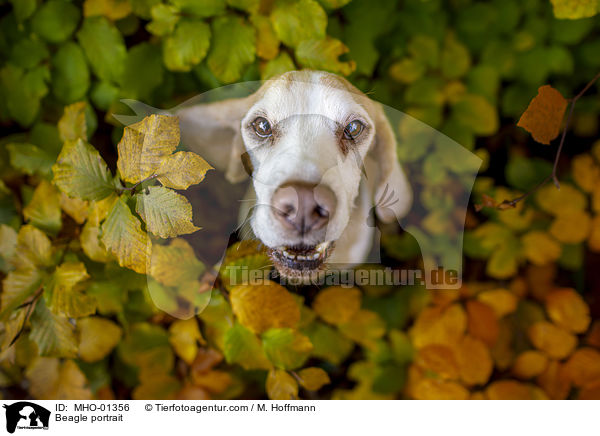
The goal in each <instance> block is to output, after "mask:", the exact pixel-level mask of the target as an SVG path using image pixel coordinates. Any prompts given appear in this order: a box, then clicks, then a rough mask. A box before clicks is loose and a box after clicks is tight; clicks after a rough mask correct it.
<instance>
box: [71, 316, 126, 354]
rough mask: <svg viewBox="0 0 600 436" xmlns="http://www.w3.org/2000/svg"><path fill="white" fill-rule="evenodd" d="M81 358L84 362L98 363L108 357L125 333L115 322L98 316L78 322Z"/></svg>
mask: <svg viewBox="0 0 600 436" xmlns="http://www.w3.org/2000/svg"><path fill="white" fill-rule="evenodd" d="M77 327H78V328H79V357H80V358H81V360H83V361H84V362H97V361H98V360H101V359H103V358H104V357H106V356H107V355H108V354H109V353H110V352H111V351H112V349H113V348H114V347H116V346H117V344H118V343H119V341H120V340H121V336H122V334H123V331H122V330H121V327H119V326H118V325H116V324H115V323H114V322H112V321H110V320H108V319H105V318H100V317H97V316H93V317H89V318H83V319H80V320H79V321H77Z"/></svg>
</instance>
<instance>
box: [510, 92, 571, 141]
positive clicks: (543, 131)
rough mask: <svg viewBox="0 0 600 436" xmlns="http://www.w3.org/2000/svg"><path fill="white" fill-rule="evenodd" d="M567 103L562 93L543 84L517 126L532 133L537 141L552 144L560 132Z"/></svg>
mask: <svg viewBox="0 0 600 436" xmlns="http://www.w3.org/2000/svg"><path fill="white" fill-rule="evenodd" d="M567 103H568V102H567V100H566V99H565V98H564V97H563V96H562V94H561V93H560V92H558V91H557V90H556V89H554V88H553V87H551V86H550V85H544V86H541V87H540V88H538V94H537V95H536V96H535V97H534V99H533V100H531V102H530V103H529V106H527V110H525V112H524V113H523V115H521V119H519V122H518V123H517V126H519V127H523V128H524V129H525V130H527V131H528V132H529V133H531V136H533V139H535V140H536V141H537V142H540V143H542V144H550V141H552V140H553V139H554V138H556V137H557V136H558V134H559V133H560V128H561V125H562V119H563V115H564V113H565V109H566V108H567Z"/></svg>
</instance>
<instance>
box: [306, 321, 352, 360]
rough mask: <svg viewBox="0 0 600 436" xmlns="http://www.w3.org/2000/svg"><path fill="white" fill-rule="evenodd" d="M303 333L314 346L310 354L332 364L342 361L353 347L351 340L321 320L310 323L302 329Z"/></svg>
mask: <svg viewBox="0 0 600 436" xmlns="http://www.w3.org/2000/svg"><path fill="white" fill-rule="evenodd" d="M304 333H305V334H306V335H307V336H308V337H309V339H310V341H311V343H312V344H313V346H314V349H313V351H312V353H311V355H312V356H315V357H318V358H320V359H324V360H327V361H329V362H331V363H333V364H334V365H339V364H340V363H341V362H343V361H344V360H345V359H346V358H347V357H348V355H349V354H350V353H351V352H352V349H353V348H354V344H353V343H352V341H351V340H349V339H348V338H346V337H345V336H343V335H342V334H340V333H339V332H338V331H337V330H335V329H333V328H331V327H329V326H328V325H325V324H323V323H322V322H314V323H312V324H311V325H310V326H309V327H307V328H306V329H305V330H304Z"/></svg>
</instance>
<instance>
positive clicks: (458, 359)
mask: <svg viewBox="0 0 600 436" xmlns="http://www.w3.org/2000/svg"><path fill="white" fill-rule="evenodd" d="M8 3H10V5H9V4H5V5H4V6H5V7H4V9H3V14H4V16H3V17H2V19H1V20H2V27H1V30H0V36H1V38H0V52H1V53H2V55H3V57H2V60H1V61H0V64H1V65H0V90H1V91H2V95H3V98H2V99H0V122H1V123H2V126H3V129H5V131H4V132H3V136H4V137H3V138H2V139H1V140H0V156H1V158H0V168H1V169H2V175H1V177H0V278H1V280H2V287H1V293H0V394H1V395H2V397H5V398H21V397H32V398H36V399H91V398H98V399H110V398H134V399H167V398H169V399H175V398H176V399H233V398H271V399H294V398H334V399H394V398H406V399H567V398H570V399H599V398H600V309H599V306H598V301H599V299H598V296H599V295H600V282H599V281H598V273H597V271H598V268H600V260H599V259H600V257H599V256H600V254H599V253H600V142H599V141H598V140H597V138H598V128H599V126H598V117H597V114H598V105H597V89H598V88H597V83H596V82H594V81H593V80H592V79H593V78H594V77H595V75H596V74H597V73H598V70H599V69H600V62H598V56H597V52H598V39H597V33H598V22H597V17H595V18H594V15H595V14H596V13H598V6H597V4H596V3H597V2H579V1H571V0H552V1H551V2H542V1H537V0H532V1H526V2H520V1H516V0H501V1H500V0H498V1H491V2H471V1H468V0H467V1H461V2H444V1H429V2H422V1H420V0H415V1H412V0H410V1H406V2H402V3H399V2H397V1H395V0H386V1H382V2H380V6H379V7H377V8H374V7H372V4H371V3H372V2H368V1H366V0H353V1H351V2H350V1H347V0H341V1H330V0H319V1H316V0H290V1H283V0H281V1H280V0H277V1H273V2H271V1H258V0H256V1H253V0H250V1H237V0H227V1H220V0H211V1H206V2H202V6H198V3H197V2H188V1H184V0H181V1H179V0H178V1H174V0H168V1H167V0H165V1H161V0H119V1H116V0H85V1H74V2H67V1H62V0H48V1H43V2H40V1H37V2H36V1H33V0H18V1H17V0H15V1H11V2H8ZM594 20H596V21H594ZM98 47H101V48H102V49H98ZM302 67H306V68H316V69H325V70H329V71H333V72H335V73H338V74H342V75H346V76H348V77H349V79H350V80H351V81H352V82H353V83H354V84H356V85H357V86H358V87H359V88H361V89H363V90H364V91H369V92H370V95H371V96H372V97H373V98H374V99H376V100H379V101H382V102H383V103H385V104H388V105H390V106H393V107H397V108H400V109H402V110H404V111H405V112H406V113H407V114H409V115H411V116H413V117H415V118H416V119H418V120H420V121H423V122H424V123H426V124H427V125H429V126H431V127H433V128H435V129H438V130H439V131H441V132H442V133H444V134H445V135H447V136H448V137H451V138H452V139H453V140H455V141H456V142H458V143H459V144H460V145H462V146H463V147H465V148H466V149H468V150H470V151H472V152H473V153H474V154H476V155H477V156H478V157H479V158H481V160H482V161H483V165H482V168H481V172H480V175H479V176H478V177H477V180H476V182H475V185H474V187H473V192H472V195H471V202H470V204H469V205H468V208H466V210H456V209H457V201H458V200H457V197H456V195H454V194H453V192H452V190H448V189H447V187H448V186H449V185H450V181H449V175H450V174H453V173H456V172H457V170H460V169H461V168H462V167H461V164H462V162H457V159H456V157H455V156H453V155H451V153H449V152H448V150H447V149H444V143H443V142H440V141H436V140H435V139H434V138H432V137H431V136H429V135H428V133H427V131H424V130H419V129H416V130H414V129H413V130H411V128H409V127H408V124H403V123H400V124H399V125H395V126H393V127H394V129H395V130H396V133H397V135H398V138H399V146H398V154H399V157H400V159H401V160H402V162H405V163H410V164H412V165H413V166H415V167H419V168H421V169H422V170H421V171H419V172H417V173H412V174H410V176H411V180H413V181H414V183H419V184H421V185H422V186H423V187H424V188H423V191H422V192H421V193H420V195H419V198H417V199H416V201H418V202H419V206H420V207H422V208H423V210H425V211H426V215H425V216H426V219H425V224H424V229H425V230H426V231H427V234H426V235H421V239H420V241H426V242H427V244H428V245H429V246H430V247H434V248H435V249H437V250H439V253H441V254H442V255H444V254H447V253H448V251H444V250H445V249H446V248H447V246H448V245H449V244H448V239H447V234H446V233H447V229H448V227H447V223H448V222H449V221H452V220H454V221H456V220H457V219H458V218H457V216H458V217H460V219H461V220H462V217H463V216H465V214H466V219H465V220H464V221H465V222H464V225H465V233H464V238H463V239H464V262H465V269H464V276H463V284H462V287H461V288H460V289H459V290H428V289H425V287H423V286H421V285H419V284H415V285H406V286H387V285H381V286H376V285H367V286H360V287H358V286H351V287H348V286H327V287H294V286H291V285H290V286H287V287H286V286H283V285H281V284H280V283H278V282H277V278H276V277H275V276H272V279H273V280H269V281H265V282H264V283H261V284H260V285H256V284H250V283H244V282H243V280H242V279H241V278H240V277H239V276H237V275H236V276H233V274H236V273H235V272H232V271H235V269H231V268H228V267H231V266H236V267H243V268H247V269H249V270H253V269H254V270H262V271H270V270H272V265H271V261H270V259H269V258H268V256H267V255H266V253H265V251H264V247H262V246H260V245H259V244H258V243H256V242H255V241H242V242H233V243H232V244H231V246H229V247H228V248H227V251H226V253H225V255H224V258H223V260H222V262H221V263H220V264H219V265H205V264H203V263H202V262H201V261H200V260H199V259H198V257H197V253H196V252H195V250H194V248H195V247H194V246H193V244H192V243H190V239H189V235H195V236H198V235H200V237H201V235H202V232H203V229H202V227H203V226H206V225H208V224H211V223H207V222H206V219H205V217H204V216H200V215H199V214H193V213H192V205H191V204H190V202H189V201H188V199H187V197H186V191H187V190H189V189H193V187H194V186H195V185H198V184H202V182H203V180H204V177H205V175H206V173H207V171H209V170H211V168H210V165H208V163H207V162H206V161H205V160H204V159H203V158H202V156H198V155H197V154H195V153H191V152H187V151H181V149H180V147H179V143H180V138H179V127H178V121H177V118H176V117H173V116H166V115H151V116H148V117H145V118H144V119H143V120H142V121H140V122H138V123H134V124H131V125H129V126H127V127H123V126H121V125H118V124H117V123H116V122H115V121H114V118H113V117H112V115H113V114H120V113H125V111H126V109H125V107H124V106H123V105H122V103H121V102H120V99H121V98H132V99H133V98H135V99H140V100H142V101H144V102H146V103H148V104H153V105H156V106H160V107H174V106H175V105H176V104H178V103H179V102H181V101H182V100H184V99H185V98H186V97H189V96H190V95H192V94H196V93H198V92H201V91H203V90H206V89H212V88H216V87H218V86H220V85H223V84H227V83H232V82H236V81H241V80H258V79H267V78H269V77H272V76H274V75H276V74H278V73H281V72H283V71H287V70H291V69H294V68H302ZM586 84H589V86H587V87H586ZM583 91H585V92H583ZM594 99H595V100H594ZM576 101H579V102H578V103H577V106H573V105H574V103H575V102H576ZM571 110H572V115H571V114H570V111H571ZM413 125H414V124H413ZM565 132H566V133H565ZM563 133H564V135H565V136H564V137H563ZM565 138H566V139H565ZM537 143H541V144H544V145H539V146H538V145H537ZM559 144H560V146H561V147H562V148H561V150H562V152H560V153H557V151H558V148H559ZM555 158H556V159H555ZM553 160H554V161H555V162H556V165H553V162H552V161H553ZM463 175H465V174H463ZM554 177H556V179H554ZM467 179H468V178H467V177H466V176H465V180H464V181H463V182H464V183H465V184H466V183H467V182H466V180H467ZM461 181H462V179H461ZM551 181H554V182H555V183H551ZM541 182H543V183H541ZM545 182H548V183H545ZM556 184H559V185H560V189H557V186H556ZM203 213H206V214H207V216H209V213H210V211H203ZM461 225H462V221H461ZM384 230H386V231H385V232H383V233H384V234H383V236H382V241H381V247H382V254H383V256H382V259H383V263H382V265H368V266H366V267H365V268H370V269H383V268H384V267H387V266H389V267H392V268H414V269H420V268H422V267H423V259H422V254H423V253H422V251H424V250H423V247H420V246H419V244H418V243H417V242H416V239H415V236H414V235H413V234H411V233H410V232H406V231H402V232H398V231H396V230H394V229H391V230H390V231H387V230H388V229H384Z"/></svg>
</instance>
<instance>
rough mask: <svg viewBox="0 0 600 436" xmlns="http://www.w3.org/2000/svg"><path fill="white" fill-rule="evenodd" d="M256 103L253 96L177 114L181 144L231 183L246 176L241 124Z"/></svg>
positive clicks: (208, 104) (186, 109) (179, 111)
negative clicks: (204, 160) (222, 174)
mask: <svg viewBox="0 0 600 436" xmlns="http://www.w3.org/2000/svg"><path fill="white" fill-rule="evenodd" d="M255 100H256V98H255V96H254V94H252V95H250V96H248V97H244V98H232V99H229V100H223V101H218V102H213V103H206V104H197V105H194V106H189V107H184V108H182V109H179V110H177V112H176V114H177V116H178V117H179V126H180V129H181V141H182V143H183V144H184V145H185V146H186V147H187V148H188V149H189V150H191V151H193V152H195V153H198V154H199V155H200V156H202V157H203V158H204V159H206V161H207V162H208V163H209V164H211V165H212V166H213V167H215V168H216V169H218V170H221V171H223V172H225V177H226V178H227V180H228V181H230V182H231V183H237V182H241V181H242V180H244V179H245V178H246V177H247V176H248V174H247V170H246V169H245V167H244V162H243V157H244V156H245V153H246V149H245V147H244V142H243V139H242V134H241V121H242V119H243V118H244V116H245V115H246V113H247V112H248V110H249V109H250V107H251V106H252V105H253V104H254V101H255Z"/></svg>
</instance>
